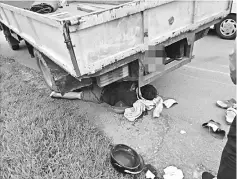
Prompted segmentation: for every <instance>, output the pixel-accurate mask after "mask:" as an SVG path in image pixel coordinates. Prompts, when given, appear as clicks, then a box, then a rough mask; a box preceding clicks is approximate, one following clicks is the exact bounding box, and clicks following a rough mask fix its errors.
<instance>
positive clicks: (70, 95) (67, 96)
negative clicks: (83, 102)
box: [50, 91, 82, 99]
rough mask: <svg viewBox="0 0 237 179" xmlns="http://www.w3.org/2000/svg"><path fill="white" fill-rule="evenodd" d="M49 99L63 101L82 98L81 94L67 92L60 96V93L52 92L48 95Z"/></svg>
mask: <svg viewBox="0 0 237 179" xmlns="http://www.w3.org/2000/svg"><path fill="white" fill-rule="evenodd" d="M50 97H54V98H63V99H81V98H82V92H68V93H65V94H64V95H63V96H62V95H61V94H60V93H57V92H55V91H53V92H52V93H51V94H50Z"/></svg>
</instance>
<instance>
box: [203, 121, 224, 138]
mask: <svg viewBox="0 0 237 179" xmlns="http://www.w3.org/2000/svg"><path fill="white" fill-rule="evenodd" d="M202 127H204V128H208V129H209V131H210V132H212V133H213V134H217V135H219V136H220V137H222V138H224V137H225V131H224V130H222V129H221V124H220V123H219V122H215V121H213V120H210V121H208V122H206V123H203V124H202ZM210 129H212V130H210Z"/></svg>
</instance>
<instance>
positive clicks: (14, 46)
mask: <svg viewBox="0 0 237 179" xmlns="http://www.w3.org/2000/svg"><path fill="white" fill-rule="evenodd" d="M10 47H11V49H12V50H19V48H20V45H19V44H17V45H10Z"/></svg>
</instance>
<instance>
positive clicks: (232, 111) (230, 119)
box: [225, 108, 237, 125]
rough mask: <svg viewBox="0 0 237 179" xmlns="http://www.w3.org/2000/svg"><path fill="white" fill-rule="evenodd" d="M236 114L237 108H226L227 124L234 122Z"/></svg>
mask: <svg viewBox="0 0 237 179" xmlns="http://www.w3.org/2000/svg"><path fill="white" fill-rule="evenodd" d="M236 115H237V110H236V109H234V108H228V109H227V110H226V116H225V119H226V122H227V124H229V125H231V124H232V122H233V121H234V119H235V117H236Z"/></svg>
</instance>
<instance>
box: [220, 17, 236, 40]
mask: <svg viewBox="0 0 237 179" xmlns="http://www.w3.org/2000/svg"><path fill="white" fill-rule="evenodd" d="M216 32H217V34H218V36H219V37H221V38H223V39H227V40H232V39H235V37H236V16H235V15H234V14H229V15H228V16H227V17H226V18H224V19H223V20H222V21H221V22H220V23H218V24H217V25H216Z"/></svg>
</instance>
